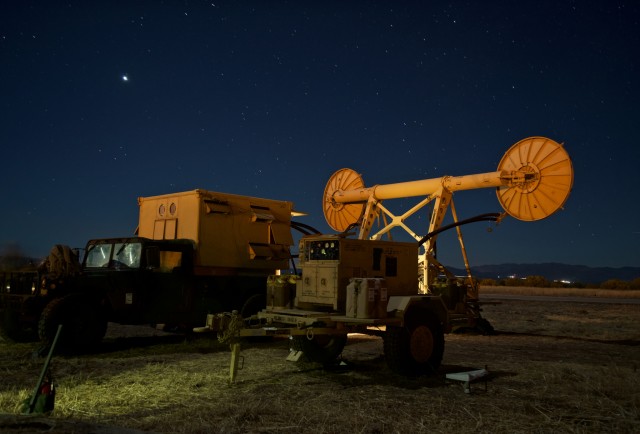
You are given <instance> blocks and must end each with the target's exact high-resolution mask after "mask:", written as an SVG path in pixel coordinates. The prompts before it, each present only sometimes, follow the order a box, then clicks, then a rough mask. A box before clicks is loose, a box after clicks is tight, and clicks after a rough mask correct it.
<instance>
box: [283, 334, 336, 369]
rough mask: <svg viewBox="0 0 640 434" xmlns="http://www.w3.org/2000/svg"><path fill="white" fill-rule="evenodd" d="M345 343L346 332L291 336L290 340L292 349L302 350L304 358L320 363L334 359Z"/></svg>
mask: <svg viewBox="0 0 640 434" xmlns="http://www.w3.org/2000/svg"><path fill="white" fill-rule="evenodd" d="M346 344H347V335H346V334H336V335H315V336H312V337H311V339H308V337H307V336H292V337H291V340H290V348H291V349H292V350H294V351H302V354H303V356H304V358H305V359H306V360H308V361H309V362H315V363H322V364H327V363H331V362H333V361H334V360H336V359H337V358H338V356H339V355H340V354H342V350H343V349H344V346H345V345H346Z"/></svg>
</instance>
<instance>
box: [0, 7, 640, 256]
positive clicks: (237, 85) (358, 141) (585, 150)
mask: <svg viewBox="0 0 640 434" xmlns="http://www.w3.org/2000/svg"><path fill="white" fill-rule="evenodd" d="M639 21H640V4H639V3H638V2H636V1H623V0H601V1H590V0H586V1H565V0H553V1H547V0H537V1H527V0H523V1H517V2H515V1H504V0H497V1H482V2H480V1H447V2H439V1H422V2H418V1H358V0H353V1H331V0H329V1H326V0H325V1H304V0H298V1H278V0H273V1H242V0H238V1H220V0H214V1H195V0H191V1H164V2H162V1H145V0H140V1H74V0H71V1H64V2H62V1H55V0H53V1H46V2H45V1H29V0H20V1H17V0H5V1H3V2H2V3H0V62H1V63H0V65H1V68H0V115H1V119H2V120H1V123H0V145H1V150H2V151H1V160H0V161H1V170H0V192H1V197H2V201H3V206H2V213H1V214H0V249H8V248H10V247H12V246H13V248H15V247H16V246H17V247H18V248H19V249H21V251H22V252H23V253H24V254H27V255H30V256H34V257H42V256H45V255H46V254H47V253H48V252H49V250H50V248H51V246H52V245H53V244H56V243H61V244H67V245H70V246H72V247H82V246H83V245H84V243H85V242H86V241H87V240H88V239H90V238H99V237H112V236H127V235H130V234H133V232H134V230H135V228H136V226H137V215H138V205H137V198H138V197H139V196H153V195H158V194H166V193H171V192H178V191H187V190H193V189H196V188H201V189H206V190H213V191H220V192H228V193H235V194H242V195H249V196H256V197H266V198H271V199H279V200H288V201H292V202H293V203H294V204H295V208H296V210H299V211H304V212H306V213H308V214H309V215H308V216H307V217H304V218H300V219H299V221H301V222H303V223H306V224H309V225H312V226H314V227H316V228H318V229H319V230H321V231H323V232H331V229H330V228H329V226H328V225H327V224H326V222H325V220H324V217H323V213H322V194H323V191H324V187H325V184H326V182H327V181H328V179H329V177H330V176H331V174H332V173H333V172H335V171H336V170H338V169H340V168H344V167H348V168H352V169H354V170H356V171H357V172H359V173H361V174H362V177H363V179H364V182H365V184H366V185H367V186H373V185H375V184H388V183H397V182H403V181H412V180H419V179H429V178H439V177H442V176H444V175H453V176H457V175H466V174H475V173H484V172H492V171H494V170H496V169H497V165H498V163H499V161H500V159H501V158H502V155H503V154H504V152H505V151H506V150H507V149H509V147H510V146H511V145H513V144H514V143H516V142H518V141H519V140H521V139H523V138H526V137H530V136H546V137H550V138H552V139H554V140H555V141H557V142H559V143H563V144H564V146H565V148H566V150H567V151H568V153H569V155H570V156H571V159H572V162H573V167H574V170H575V180H574V185H573V191H572V193H571V196H570V197H569V199H568V201H567V202H566V204H565V207H564V209H563V210H561V211H559V212H558V213H556V214H554V215H552V216H551V217H549V218H547V219H545V220H541V221H538V222H521V221H518V220H515V219H513V218H507V219H505V220H504V221H503V222H502V223H501V224H499V225H498V226H495V224H490V223H487V222H484V223H475V224H473V225H467V226H465V227H464V228H463V233H464V237H465V242H466V245H467V249H468V253H469V259H470V261H471V265H488V264H500V263H507V262H516V263H539V262H563V263H567V264H578V265H588V266H611V267H622V266H640V249H639V248H638V243H639V242H640V222H639V219H638V215H640V201H639V200H638V198H639V194H638V190H639V188H640V182H639V181H640V171H639V170H638V162H639V161H640V142H639V140H638V126H639V125H640V109H639V108H638V101H639V100H640V85H639V82H638V77H640V71H639V70H638V69H639V68H638V63H639V61H640V23H639ZM417 200H418V199H416V198H411V199H404V198H403V199H397V200H393V201H388V202H385V206H387V207H388V208H390V209H392V210H393V211H396V212H397V213H401V212H402V211H403V210H406V209H408V208H410V207H411V206H413V205H414V204H415V203H416V202H417ZM454 200H455V204H456V210H457V212H458V216H459V217H460V218H467V217H472V216H475V215H477V214H481V213H487V212H499V211H502V208H501V206H500V204H499V202H498V201H497V199H496V195H495V191H493V189H483V190H476V191H463V192H458V193H456V194H455V195H454ZM416 220H417V222H416V223H417V226H415V227H414V230H416V231H417V232H419V233H425V232H426V229H427V222H428V215H427V212H426V211H425V212H423V213H422V215H419V216H417V217H416ZM454 235H455V234H445V235H443V236H442V237H441V239H440V240H439V251H438V254H439V258H440V260H441V261H442V262H444V263H445V264H448V265H452V266H459V265H461V264H462V260H461V257H460V252H459V249H458V247H457V241H456V240H455V237H454ZM397 239H402V235H401V234H398V235H397Z"/></svg>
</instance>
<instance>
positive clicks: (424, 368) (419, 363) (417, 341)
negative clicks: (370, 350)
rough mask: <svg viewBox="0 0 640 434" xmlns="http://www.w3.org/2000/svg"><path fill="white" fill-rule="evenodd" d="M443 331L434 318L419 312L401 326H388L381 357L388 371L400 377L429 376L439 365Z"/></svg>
mask: <svg viewBox="0 0 640 434" xmlns="http://www.w3.org/2000/svg"><path fill="white" fill-rule="evenodd" d="M443 353H444V332H443V329H442V325H441V324H440V322H439V321H438V320H437V318H435V317H434V316H433V315H431V314H428V313H425V312H424V311H421V312H420V313H419V314H417V315H415V317H414V318H412V320H410V321H406V322H405V326H404V327H392V326H387V331H386V333H385V335H384V356H385V359H386V361H387V365H388V366H389V368H390V369H391V370H392V371H394V372H396V373H399V374H402V375H410V376H413V375H424V374H432V373H434V372H435V371H436V370H437V369H438V368H439V367H440V363H441V362H442V355H443Z"/></svg>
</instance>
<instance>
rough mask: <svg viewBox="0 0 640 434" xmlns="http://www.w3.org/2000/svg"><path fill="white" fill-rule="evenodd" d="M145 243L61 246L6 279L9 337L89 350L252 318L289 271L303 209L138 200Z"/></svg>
mask: <svg viewBox="0 0 640 434" xmlns="http://www.w3.org/2000/svg"><path fill="white" fill-rule="evenodd" d="M138 205H139V223H138V228H137V230H136V231H135V234H134V235H135V236H130V237H122V238H107V239H94V240H90V241H88V242H87V244H86V247H85V248H84V254H83V255H82V259H80V255H78V254H77V251H74V250H72V249H70V248H69V247H66V246H55V247H54V248H53V249H52V252H51V254H50V255H49V257H48V258H47V260H46V261H45V264H44V265H43V266H42V267H41V268H40V269H39V271H38V272H32V273H28V274H25V273H12V274H9V273H4V274H2V275H1V276H0V280H1V281H2V283H3V286H2V290H1V292H0V310H1V314H2V319H3V323H2V325H3V327H2V328H3V332H4V334H5V335H8V336H9V337H12V338H16V339H24V338H27V337H34V336H38V337H39V338H40V339H41V340H42V341H43V342H44V343H50V342H51V341H52V339H53V337H54V336H55V332H56V330H57V327H58V324H63V325H64V332H63V334H62V336H61V338H60V339H61V340H60V345H63V346H66V347H67V348H76V349H79V350H80V349H82V348H84V347H87V346H91V345H94V344H96V343H98V342H100V340H101V339H102V338H103V336H104V334H105V332H106V328H107V323H108V322H116V323H120V324H152V325H160V324H162V325H164V327H167V328H172V329H174V328H175V329H185V330H191V329H192V328H193V326H194V325H196V324H200V323H201V322H202V318H203V316H205V315H206V314H207V313H211V312H220V311H226V310H238V311H240V312H243V314H244V315H250V314H251V313H254V312H256V311H257V310H258V309H259V308H261V307H263V306H264V304H265V303H266V298H265V295H266V282H267V277H268V276H269V275H272V274H274V273H275V272H276V271H277V270H279V269H286V268H288V267H289V261H290V259H291V254H290V246H291V245H292V244H293V238H292V234H291V215H292V212H293V204H292V203H291V202H286V201H277V200H269V199H260V198H253V197H247V196H240V195H233V194H225V193H217V192H212V191H206V190H193V191H187V192H182V193H174V194H167V195H161V196H153V197H141V198H139V199H138Z"/></svg>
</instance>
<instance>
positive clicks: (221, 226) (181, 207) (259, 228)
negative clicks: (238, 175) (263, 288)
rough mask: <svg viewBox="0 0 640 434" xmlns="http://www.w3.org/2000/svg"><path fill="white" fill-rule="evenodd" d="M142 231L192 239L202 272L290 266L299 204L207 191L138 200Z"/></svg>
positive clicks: (152, 235)
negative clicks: (293, 222) (292, 227)
mask: <svg viewBox="0 0 640 434" xmlns="http://www.w3.org/2000/svg"><path fill="white" fill-rule="evenodd" d="M138 205H139V207H140V221H139V226H138V235H139V236H141V237H145V238H151V239H155V240H162V239H165V240H172V239H188V240H192V241H194V242H195V246H196V264H195V266H196V271H197V272H199V273H212V272H214V269H215V270H218V271H215V272H216V273H217V272H220V270H221V269H224V268H235V269H237V268H240V269H254V270H255V269H258V270H276V269H283V268H288V261H289V259H290V257H291V255H290V252H289V248H290V246H291V245H292V244H293V238H292V236H291V230H290V222H291V212H292V209H293V203H291V202H286V201H277V200H270V199H260V198H254V197H248V196H240V195H234V194H228V193H217V192H213V191H206V190H193V191H186V192H182V193H172V194H165V195H161V196H152V197H140V198H138Z"/></svg>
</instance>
